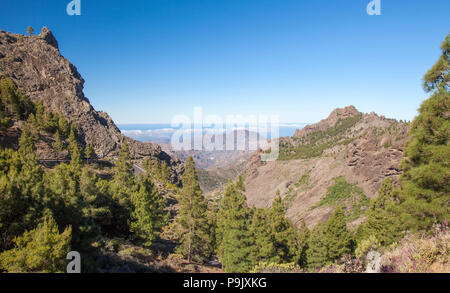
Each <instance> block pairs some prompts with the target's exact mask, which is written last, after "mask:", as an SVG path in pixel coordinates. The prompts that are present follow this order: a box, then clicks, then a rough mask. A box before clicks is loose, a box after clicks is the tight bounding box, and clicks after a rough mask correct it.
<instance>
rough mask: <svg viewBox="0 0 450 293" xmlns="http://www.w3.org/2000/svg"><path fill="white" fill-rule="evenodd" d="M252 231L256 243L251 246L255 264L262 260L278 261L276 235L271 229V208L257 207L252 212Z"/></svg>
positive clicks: (268, 261) (252, 258)
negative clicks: (275, 243)
mask: <svg viewBox="0 0 450 293" xmlns="http://www.w3.org/2000/svg"><path fill="white" fill-rule="evenodd" d="M251 214H252V217H251V225H250V231H251V233H252V238H253V239H254V243H253V245H252V247H251V252H252V253H251V260H252V262H253V263H255V264H259V263H261V262H267V263H275V262H278V260H277V259H276V258H277V253H276V247H275V245H274V242H275V241H274V235H273V233H272V229H270V211H269V209H256V208H254V209H253V211H252V212H251Z"/></svg>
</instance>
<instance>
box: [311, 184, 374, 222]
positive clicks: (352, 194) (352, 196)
mask: <svg viewBox="0 0 450 293" xmlns="http://www.w3.org/2000/svg"><path fill="white" fill-rule="evenodd" d="M369 203H370V199H369V198H368V197H367V196H366V195H365V194H364V192H363V190H362V189H361V187H359V186H357V185H356V184H350V183H348V182H347V180H345V178H344V177H342V176H339V177H335V178H333V184H332V185H330V186H329V187H328V189H327V193H326V195H325V197H323V198H322V199H321V200H320V201H319V203H317V205H315V206H314V207H313V208H316V207H320V206H323V205H329V206H339V205H342V206H345V208H346V210H347V214H348V216H349V217H350V220H356V219H358V218H359V217H360V215H361V213H362V211H363V210H364V209H366V207H367V206H368V205H369Z"/></svg>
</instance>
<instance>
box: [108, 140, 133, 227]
mask: <svg viewBox="0 0 450 293" xmlns="http://www.w3.org/2000/svg"><path fill="white" fill-rule="evenodd" d="M135 191H136V188H135V178H134V169H133V164H132V162H131V157H130V151H129V148H128V144H127V143H126V142H124V143H122V146H121V148H120V151H119V156H118V158H117V160H116V162H115V165H114V176H113V179H112V181H111V184H110V193H111V195H112V198H113V199H114V200H115V202H116V203H117V204H115V205H113V207H112V214H113V223H112V227H115V230H116V231H117V232H118V233H119V234H120V235H126V234H128V232H129V229H128V219H129V218H130V214H131V210H132V202H131V195H132V194H133V193H134V192H135Z"/></svg>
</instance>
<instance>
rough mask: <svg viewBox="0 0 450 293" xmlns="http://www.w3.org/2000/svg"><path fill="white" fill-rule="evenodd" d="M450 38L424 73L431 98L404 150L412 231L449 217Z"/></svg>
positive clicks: (405, 203) (405, 216) (404, 195)
mask: <svg viewBox="0 0 450 293" xmlns="http://www.w3.org/2000/svg"><path fill="white" fill-rule="evenodd" d="M449 39H450V36H449V35H447V37H446V39H445V41H444V43H443V44H442V46H441V48H442V55H441V57H440V58H439V60H438V61H437V63H436V64H435V65H434V66H433V67H432V68H431V69H430V70H429V71H428V72H427V73H426V74H425V77H424V88H425V90H426V91H427V92H430V93H431V96H430V97H429V98H428V99H427V100H425V101H424V102H423V103H422V105H421V106H420V109H419V115H418V116H417V117H416V118H415V119H414V121H413V122H412V124H411V129H410V136H411V139H410V140H409V141H408V142H407V144H406V147H405V157H406V158H405V160H404V161H403V163H402V168H403V170H404V173H403V175H402V177H401V178H400V182H401V185H402V192H401V201H402V202H401V206H402V210H403V213H402V220H403V222H404V224H405V225H406V226H407V227H408V228H410V229H412V230H430V227H431V226H432V225H433V222H434V221H435V218H436V219H437V220H438V221H441V222H442V221H444V220H445V219H449V217H450V184H448V182H449V178H450V168H449V166H450V145H449V142H450V115H449V113H450V92H449V63H450V61H449V58H450V51H449V47H450V45H449Z"/></svg>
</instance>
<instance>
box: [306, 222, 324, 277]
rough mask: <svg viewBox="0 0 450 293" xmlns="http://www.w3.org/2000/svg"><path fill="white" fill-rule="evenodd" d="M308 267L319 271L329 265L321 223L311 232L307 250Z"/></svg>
mask: <svg viewBox="0 0 450 293" xmlns="http://www.w3.org/2000/svg"><path fill="white" fill-rule="evenodd" d="M306 257H307V260H308V267H309V268H311V269H317V268H320V267H322V266H324V265H325V264H326V263H328V256H327V244H326V242H325V235H324V227H323V223H319V224H317V225H316V227H314V229H313V230H312V231H311V236H310V237H309V241H308V249H307V250H306Z"/></svg>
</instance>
